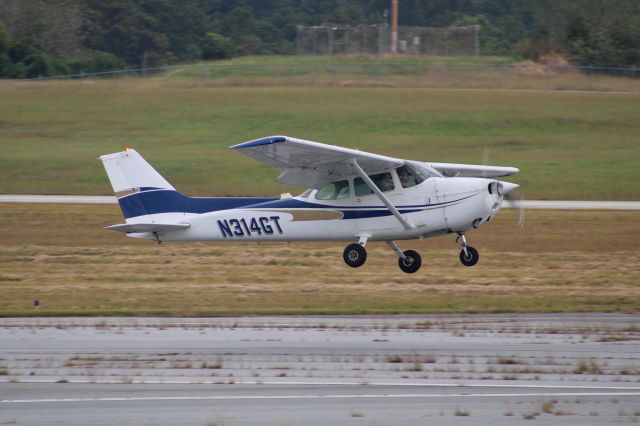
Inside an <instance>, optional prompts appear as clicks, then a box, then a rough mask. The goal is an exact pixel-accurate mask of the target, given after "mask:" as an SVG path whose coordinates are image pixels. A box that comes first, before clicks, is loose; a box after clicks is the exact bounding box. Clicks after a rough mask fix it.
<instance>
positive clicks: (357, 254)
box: [342, 244, 367, 268]
mask: <svg viewBox="0 0 640 426" xmlns="http://www.w3.org/2000/svg"><path fill="white" fill-rule="evenodd" d="M342 258H343V259H344V263H346V264H347V265H349V266H351V267H352V268H358V267H360V266H362V265H364V262H366V261H367V251H366V250H365V249H364V247H362V246H361V245H360V244H349V245H348V246H347V248H345V249H344V253H342Z"/></svg>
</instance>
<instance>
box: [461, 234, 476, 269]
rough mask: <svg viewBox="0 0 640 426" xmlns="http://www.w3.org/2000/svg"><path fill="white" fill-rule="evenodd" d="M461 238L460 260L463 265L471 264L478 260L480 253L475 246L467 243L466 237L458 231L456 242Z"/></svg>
mask: <svg viewBox="0 0 640 426" xmlns="http://www.w3.org/2000/svg"><path fill="white" fill-rule="evenodd" d="M460 240H462V243H461V245H462V250H461V251H460V262H462V264H463V265H464V266H473V265H475V264H476V263H478V260H480V253H478V250H476V249H475V248H473V247H471V246H468V245H467V239H466V238H465V237H464V232H458V238H456V243H457V242H458V241H460Z"/></svg>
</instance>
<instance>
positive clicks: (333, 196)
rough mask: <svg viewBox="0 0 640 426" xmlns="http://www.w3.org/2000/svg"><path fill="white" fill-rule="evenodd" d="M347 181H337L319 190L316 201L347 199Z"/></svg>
mask: <svg viewBox="0 0 640 426" xmlns="http://www.w3.org/2000/svg"><path fill="white" fill-rule="evenodd" d="M349 196H350V194H349V181H348V180H339V181H337V182H331V183H330V184H327V185H325V186H323V187H322V188H320V189H319V190H318V192H317V193H316V199H318V200H342V199H345V198H349Z"/></svg>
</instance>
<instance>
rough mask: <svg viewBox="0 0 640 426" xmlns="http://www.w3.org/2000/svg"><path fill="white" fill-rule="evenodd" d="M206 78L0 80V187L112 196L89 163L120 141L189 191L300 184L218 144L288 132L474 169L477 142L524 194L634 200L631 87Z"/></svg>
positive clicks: (275, 189) (639, 111)
mask: <svg viewBox="0 0 640 426" xmlns="http://www.w3.org/2000/svg"><path fill="white" fill-rule="evenodd" d="M312 80H313V79H312ZM457 81H460V82H462V83H464V82H465V81H466V80H465V79H458V80H457ZM496 81H499V78H496ZM628 81H629V82H630V83H629V84H636V85H637V84H638V83H637V81H638V80H628ZM210 82H211V80H208V79H206V78H193V77H190V78H178V77H177V76H175V77H174V76H171V75H169V76H166V77H153V78H152V77H149V78H139V79H121V80H97V81H95V80H92V81H47V82H12V81H0V148H1V149H2V156H1V157H0V193H14V194H16V193H30V194H108V193H109V192H110V185H109V183H108V181H107V178H106V176H105V173H104V170H103V169H102V166H101V165H100V163H99V162H98V161H96V158H97V157H98V156H99V155H101V154H105V153H111V152H115V151H118V150H121V149H123V148H124V147H126V146H131V147H134V148H136V149H138V150H139V151H140V152H141V153H142V154H143V155H144V156H145V158H147V159H148V160H149V161H150V162H151V163H152V164H153V165H154V166H156V168H157V169H159V170H160V171H161V173H163V174H164V175H165V177H166V178H167V179H168V180H169V181H170V182H172V183H173V184H174V186H176V187H177V188H178V189H180V190H182V191H183V192H185V193H186V194H191V195H258V196H271V195H274V194H278V193H281V192H285V191H290V192H296V191H299V190H300V189H299V188H295V187H286V186H282V185H280V184H278V183H277V182H275V178H276V177H277V175H278V174H279V171H278V170H274V169H271V168H269V167H266V166H263V165H261V164H259V163H258V162H256V161H254V160H252V159H250V158H248V157H245V156H244V155H242V154H239V153H237V152H233V151H230V150H227V149H225V148H226V147H227V146H229V145H231V144H235V143H239V142H243V141H246V140H250V139H254V138H257V137H262V136H266V135H273V134H286V135H291V136H296V137H300V138H305V139H311V140H317V141H321V142H326V143H331V144H336V145H342V146H347V147H355V148H359V149H361V150H368V151H373V152H376V153H380V154H386V155H390V156H396V157H404V158H411V159H422V160H430V161H441V162H468V163H476V164H477V163H481V162H482V161H483V153H484V151H485V147H487V148H489V149H490V155H489V158H488V162H489V163H490V164H496V165H508V166H516V167H519V168H520V169H521V173H520V175H518V176H516V177H514V178H513V181H515V182H517V183H520V184H522V185H523V192H524V193H525V194H526V195H527V197H528V198H530V199H534V198H546V199H614V200H615V199H617V200H628V199H639V198H640V189H639V188H640V187H639V186H638V184H637V183H638V181H640V168H639V167H638V159H640V144H638V143H637V142H638V135H640V120H638V117H639V116H640V102H639V97H640V94H612V93H609V94H603V93H567V92H547V93H531V92H508V91H483V90H479V91H440V90H425V91H423V90H414V89H405V88H384V89H381V88H349V87H318V86H313V82H312V83H310V84H311V85H310V86H304V87H291V86H282V87H217V83H216V84H215V85H210Z"/></svg>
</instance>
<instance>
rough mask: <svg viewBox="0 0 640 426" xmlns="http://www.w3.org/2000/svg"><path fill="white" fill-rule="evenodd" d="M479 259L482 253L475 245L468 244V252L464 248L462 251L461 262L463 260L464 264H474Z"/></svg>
mask: <svg viewBox="0 0 640 426" xmlns="http://www.w3.org/2000/svg"><path fill="white" fill-rule="evenodd" d="M478 260H480V253H478V250H476V249H474V248H473V247H469V246H467V253H466V254H465V252H464V249H463V250H462V251H460V262H462V264H463V265H464V266H473V265H475V264H476V263H478Z"/></svg>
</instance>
